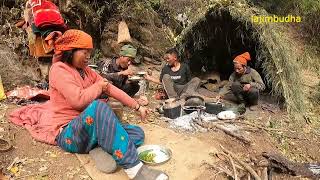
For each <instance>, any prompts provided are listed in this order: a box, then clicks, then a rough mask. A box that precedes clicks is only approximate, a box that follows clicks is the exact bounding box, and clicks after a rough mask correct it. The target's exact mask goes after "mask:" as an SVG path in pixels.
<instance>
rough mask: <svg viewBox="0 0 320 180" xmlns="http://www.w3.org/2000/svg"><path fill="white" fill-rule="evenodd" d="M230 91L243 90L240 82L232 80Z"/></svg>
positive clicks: (237, 92)
mask: <svg viewBox="0 0 320 180" xmlns="http://www.w3.org/2000/svg"><path fill="white" fill-rule="evenodd" d="M231 91H232V92H233V93H234V94H239V93H240V92H242V91H243V88H242V85H241V83H240V82H233V83H232V84H231Z"/></svg>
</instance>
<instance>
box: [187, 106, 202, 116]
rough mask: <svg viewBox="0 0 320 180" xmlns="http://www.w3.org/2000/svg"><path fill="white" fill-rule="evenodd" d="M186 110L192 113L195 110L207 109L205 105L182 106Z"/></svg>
mask: <svg viewBox="0 0 320 180" xmlns="http://www.w3.org/2000/svg"><path fill="white" fill-rule="evenodd" d="M182 109H183V110H184V112H185V113H187V114H190V113H192V112H194V111H198V110H200V111H204V110H205V109H206V107H205V106H183V108H182Z"/></svg>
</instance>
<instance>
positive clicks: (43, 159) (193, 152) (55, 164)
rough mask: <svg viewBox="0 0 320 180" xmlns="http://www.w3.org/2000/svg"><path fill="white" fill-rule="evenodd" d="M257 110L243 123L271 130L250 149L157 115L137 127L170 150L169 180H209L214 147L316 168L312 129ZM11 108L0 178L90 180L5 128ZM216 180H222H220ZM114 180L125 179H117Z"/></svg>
mask: <svg viewBox="0 0 320 180" xmlns="http://www.w3.org/2000/svg"><path fill="white" fill-rule="evenodd" d="M153 95H154V93H153V92H152V93H150V94H148V96H149V98H152V96H153ZM159 103H160V101H152V102H151V103H150V105H149V107H152V108H154V107H156V106H157V105H158V104H159ZM260 107H268V108H265V110H262V109H261V108H260V110H259V111H255V112H252V111H247V112H246V114H245V117H246V118H245V121H246V122H252V123H253V124H256V125H261V126H263V127H272V128H274V129H277V130H275V131H264V130H258V131H256V130H255V131H248V132H250V133H249V137H250V139H251V141H252V144H251V145H245V144H243V143H242V142H241V141H239V140H237V139H235V138H233V137H230V136H229V135H226V134H225V133H223V132H222V131H220V130H215V129H214V130H210V131H209V132H205V133H198V132H197V133H194V132H182V131H180V130H176V129H173V130H170V129H169V127H168V124H167V123H166V122H164V121H163V120H162V119H161V118H160V115H159V114H157V113H152V114H151V115H150V116H149V117H148V118H149V121H150V122H149V123H148V125H143V124H140V125H142V126H143V128H144V130H145V131H146V135H147V137H146V143H147V144H164V145H166V146H169V147H170V146H171V145H172V144H175V145H174V146H172V147H170V148H173V149H174V150H175V153H174V158H173V159H172V160H171V161H169V162H168V164H167V165H166V166H164V167H165V168H162V167H160V169H164V170H165V171H166V172H167V173H168V174H169V175H171V176H172V178H171V179H181V178H182V177H183V178H182V179H197V180H202V179H215V177H216V174H217V172H216V171H214V170H213V169H212V168H210V166H209V167H208V164H209V165H210V164H211V165H212V164H215V163H216V162H217V161H218V160H219V159H217V157H213V156H210V154H212V153H213V152H217V151H220V147H219V145H223V146H224V147H225V148H227V149H229V150H230V151H232V152H234V153H235V154H236V155H237V156H238V157H239V158H241V159H242V160H244V161H246V162H249V163H252V162H256V161H258V160H259V159H261V158H262V157H261V153H262V152H278V153H281V154H283V155H284V156H286V157H288V158H289V159H290V160H293V161H296V162H320V155H319V153H318V152H319V150H320V149H319V147H320V141H319V134H317V131H316V130H315V129H314V128H313V127H312V126H303V127H300V126H295V125H294V124H295V123H293V122H292V121H291V120H290V119H288V117H287V115H286V113H284V112H282V111H281V110H280V109H279V108H278V107H277V106H276V105H275V104H270V103H268V102H267V101H262V102H261V104H260ZM14 108H16V106H15V105H10V104H2V105H1V111H0V115H1V116H0V120H1V121H0V123H1V124H0V137H4V138H6V139H10V140H11V142H12V144H13V149H11V150H10V151H8V152H2V153H0V169H2V172H3V173H4V174H6V175H11V176H12V177H15V178H16V179H91V177H90V175H89V173H88V172H90V171H88V172H87V171H86V170H88V169H86V168H84V167H85V166H86V163H83V162H84V161H83V158H80V160H81V159H82V163H81V161H79V160H78V158H77V157H76V156H75V155H74V154H70V153H66V152H63V151H62V150H60V149H59V148H58V147H54V146H51V145H46V144H43V143H39V142H36V141H34V140H33V139H32V138H31V137H30V135H29V133H28V132H27V131H26V130H25V129H23V128H21V127H17V126H15V125H13V124H11V123H9V122H8V120H7V118H6V114H8V112H10V111H11V110H13V109H14ZM124 117H125V118H123V119H124V120H126V121H128V122H131V123H134V124H136V123H138V122H139V118H138V117H137V116H136V114H135V113H134V112H131V111H125V113H124ZM284 127H286V128H285V130H282V129H284ZM161 129H163V130H161ZM293 130H294V132H293ZM291 131H292V132H291ZM192 142H194V143H192ZM170 144H171V145H170ZM199 144H200V145H199ZM193 145H194V146H193ZM185 157H190V160H188V161H187V160H186V159H185ZM15 158H18V159H20V160H22V163H18V165H14V166H13V168H11V169H9V170H8V169H7V167H8V166H9V165H10V164H11V163H12V162H13V161H14V159H15ZM86 158H88V157H86ZM192 158H196V159H195V160H194V159H192ZM84 159H85V158H84ZM176 159H179V160H180V162H179V163H177V162H175V160H176ZM181 160H184V161H181ZM183 163H184V165H185V166H186V167H187V169H188V170H189V171H190V172H192V173H189V174H187V175H186V173H187V172H188V171H187V172H186V171H185V167H180V166H181V164H182V166H183ZM91 169H92V167H91ZM118 173H121V172H118ZM91 176H92V172H91ZM0 177H1V175H0ZM92 177H93V178H94V177H95V176H92ZM217 177H219V178H218V179H225V176H221V175H219V176H217ZM0 179H1V178H0ZM95 179H96V178H95ZM98 179H99V178H98ZM111 179H114V178H111ZM120 179H126V178H125V176H123V174H122V176H121V175H120ZM274 179H295V178H293V177H290V176H282V175H277V176H274ZM296 179H299V178H296Z"/></svg>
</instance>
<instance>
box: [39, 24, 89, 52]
mask: <svg viewBox="0 0 320 180" xmlns="http://www.w3.org/2000/svg"><path fill="white" fill-rule="evenodd" d="M45 41H46V42H47V44H48V45H50V46H53V48H54V52H55V54H61V53H62V51H68V50H72V49H78V48H79V49H92V48H93V43H92V37H91V36H90V35H89V34H87V33H85V32H83V31H80V30H76V29H70V30H67V31H66V32H64V33H63V34H62V33H61V32H59V31H54V32H52V33H50V34H49V35H48V36H47V37H46V39H45Z"/></svg>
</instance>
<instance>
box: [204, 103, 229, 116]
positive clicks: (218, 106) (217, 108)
mask: <svg viewBox="0 0 320 180" xmlns="http://www.w3.org/2000/svg"><path fill="white" fill-rule="evenodd" d="M205 106H206V112H207V113H210V114H218V113H220V112H221V111H224V110H225V107H224V105H223V104H222V103H221V102H206V103H205Z"/></svg>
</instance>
